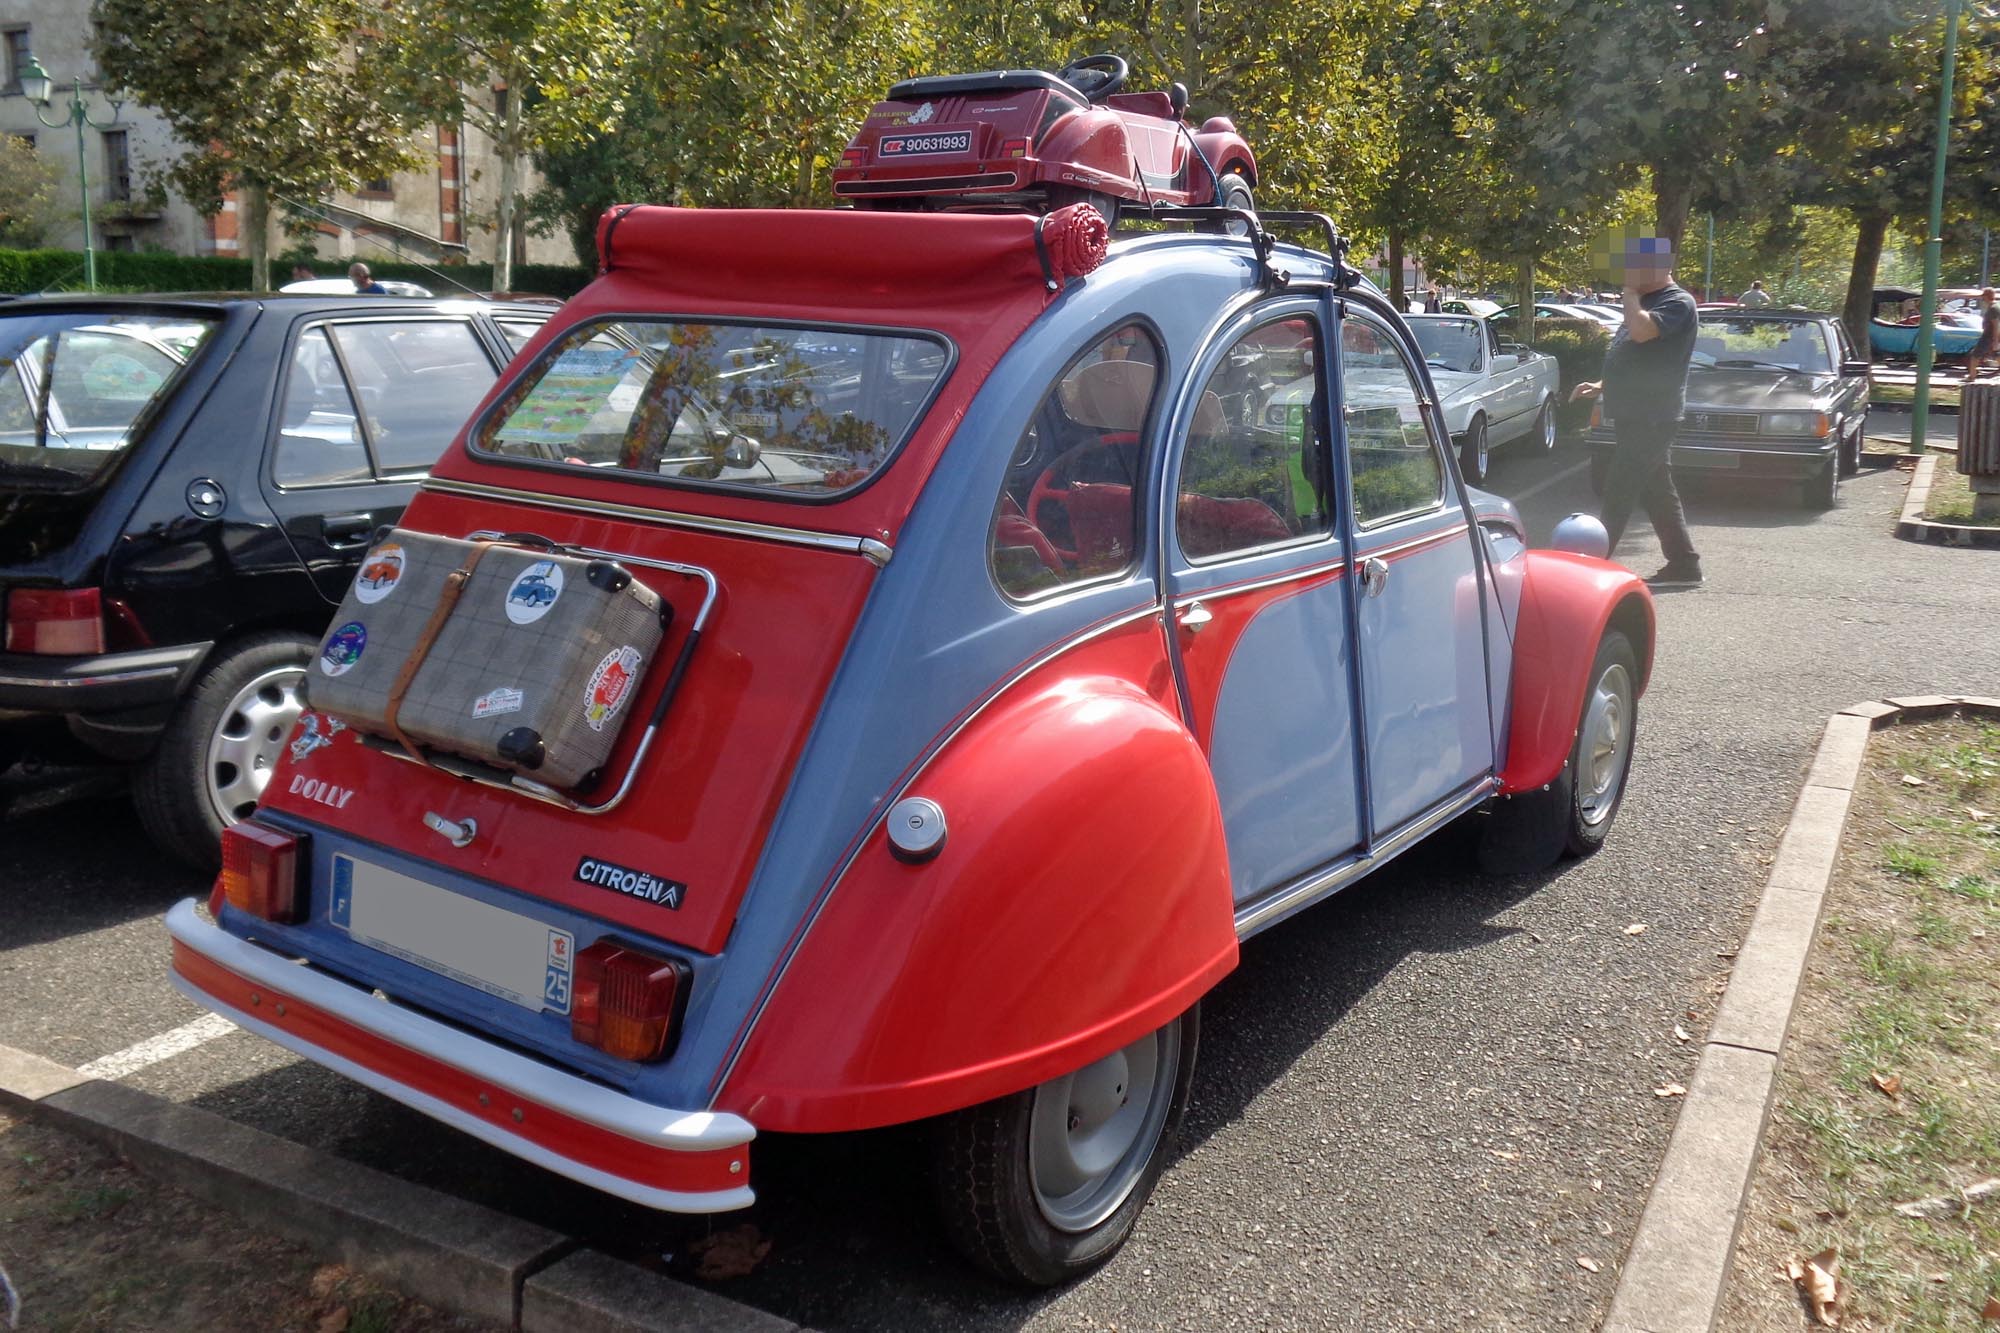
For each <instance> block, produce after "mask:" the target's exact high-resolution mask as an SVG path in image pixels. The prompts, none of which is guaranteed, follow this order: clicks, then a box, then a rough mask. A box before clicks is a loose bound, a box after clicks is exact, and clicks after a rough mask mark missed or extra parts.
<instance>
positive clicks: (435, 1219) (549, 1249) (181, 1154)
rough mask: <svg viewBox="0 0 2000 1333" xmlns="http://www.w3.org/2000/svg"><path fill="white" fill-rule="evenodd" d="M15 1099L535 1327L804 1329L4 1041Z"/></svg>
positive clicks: (285, 1226) (395, 1274)
mask: <svg viewBox="0 0 2000 1333" xmlns="http://www.w3.org/2000/svg"><path fill="white" fill-rule="evenodd" d="M0 1105H9V1106H12V1107H15V1108H18V1109H20V1110H23V1111H26V1112H27V1113H29V1114H30V1115H33V1116H36V1117H38V1118H40V1119H42V1120H45V1121H47V1122H49V1123H50V1124H53V1125H55V1126H56V1127H57V1128H59V1129H63V1130H66V1131H68V1132H70V1133H73V1134H78V1135H80V1136H82V1137H84V1138H88V1139H92V1140H95V1141H96V1142H99V1143H102V1144H104V1145H106V1146H108V1147H110V1148H111V1149H112V1150H113V1151H115V1152H117V1153H119V1154H120V1155H121V1156H123V1157H125V1158H127V1159H128V1160H130V1161H131V1162H132V1163H133V1164H134V1165H136V1166H138V1167H140V1168H141V1169H143V1170H145V1171H147V1172H149V1173H150V1174H152V1175H154V1176H157V1177H159V1178H161V1179H164V1180H166V1181H168V1182H169V1183H171V1184H172V1185H174V1186H176V1187H177V1188H179V1189H182V1190H185V1191H186V1192H187V1193H189V1194H192V1195H194V1196H195V1197H196V1198H198V1199H201V1200H203V1201H204V1202H206V1203H210V1204H213V1205H215V1206H217V1207H221V1208H226V1209H228V1210H230V1211H232V1212H234V1213H237V1214H239V1215H241V1216H242V1217H243V1218H245V1220H247V1221H248V1222H250V1223H251V1224H253V1225H255V1226H256V1227H258V1228H259V1229H260V1230H263V1231H266V1232H269V1233H272V1234H275V1235H280V1236H283V1237H285V1238H287V1239H288V1240H292V1241H296V1242H298V1243H299V1244H301V1245H304V1246H305V1247H306V1248H307V1249H309V1250H311V1251H312V1252H313V1253H314V1254H316V1255H318V1256H320V1257H322V1258H324V1259H326V1260H328V1261H331V1262H335V1263H339V1264H343V1265H345V1266H347V1267H349V1268H353V1269H356V1270H358V1271H360V1272H364V1273H367V1274H369V1275H370V1276H372V1277H377V1278H380V1279H381V1280H382V1281H383V1282H385V1283H386V1284H388V1285H389V1286H392V1287H395V1288H396V1289H397V1290H399V1291H402V1292H405V1293H407V1294H409V1295H411V1296H414V1297H416V1298H417V1299H419V1300H422V1301H424V1302H426V1303H428V1304H431V1305H436V1306H439V1307H442V1308H444V1309H449V1310H454V1311H459V1312H462V1313H464V1314H469V1315H476V1316H478V1317H480V1318H484V1319H490V1320H495V1321H497V1322H499V1323H502V1324H505V1325H506V1326H507V1327H509V1328H512V1329H518V1330H524V1331H525V1333H538V1331H539V1330H551V1331H553V1330H556V1329H564V1330H603V1331H604V1333H610V1331H611V1330H617V1333H640V1331H641V1330H657V1331H659V1333H683V1331H685V1330H694V1329H700V1330H708V1329H720V1330H727V1331H728V1333H781V1330H790V1329H795V1328H796V1327H797V1325H795V1324H791V1323H787V1322H786V1321H784V1320H782V1319H779V1318H777V1317H775V1316H773V1315H767V1314H765V1313H764V1312H763V1311H761V1310H753V1309H751V1308H750V1307H749V1306H745V1305H739V1304H737V1303H736V1302H734V1301H731V1300H728V1299H725V1298H724V1297H721V1296H717V1295H714V1294H713V1293H711V1292H707V1291H703V1290H701V1289H700V1288H697V1287H690V1286H687V1285H684V1284H682V1283H679V1282H675V1281H673V1280H671V1279H669V1278H665V1277H662V1276H660V1275H659V1274H657V1273H652V1272H648V1271H647V1270H645V1269H642V1268H637V1267H634V1266H633V1265H631V1264H627V1263H624V1262H622V1261H620V1260H617V1259H613V1258H611V1257H609V1256H608V1255H603V1254H599V1253H597V1252H595V1251H592V1250H585V1249H583V1248H582V1246H581V1245H580V1244H579V1243H578V1242H577V1241H575V1240H572V1239H570V1238H569V1237H567V1236H565V1235H563V1234H562V1233H560V1232H557V1231H551V1230H549V1229H548V1228H546V1227H540V1226H536V1225H535V1224H534V1223H532V1222H524V1221H522V1220H520V1219H519V1218H516V1217H510V1216H508V1215H507V1214H505V1213H499V1212H495V1211H493V1210H492V1209H490V1208H484V1207H481V1206H480V1205H478V1204H474V1203H469V1202H467V1201H466V1200H464V1199H458V1198H454V1197H452V1196H451V1195H449V1194H443V1193H440V1192H438V1191H436V1190H433V1189H428V1188H426V1187H424V1186H422V1185H416V1184H412V1183H410V1182H409V1181H406V1180H400V1179H398V1178H397V1177H395V1176H391V1175H386V1174H384V1173H383V1172H380V1171H375V1170H372V1169H370V1168H368V1167H365V1166H360V1165H357V1164H355V1163H353V1162H344V1161H341V1160H339V1159H337V1158H334V1157H331V1156H329V1155H327V1154H325V1153H321V1152H318V1151H316V1150H314V1149H311V1148H307V1147H304V1146H302V1145H300V1144H296V1143H293V1142H291V1141H290V1140H289V1139H281V1138H278V1137H277V1136H276V1135H272V1134H266V1133H264V1132H263V1131H262V1130H258V1129H252V1128H250V1127H249V1126H247V1125H239V1124H237V1123H236V1122H235V1121H233V1120H228V1119H225V1118H224V1117H222V1116H219V1115H215V1114H213V1113H212V1112H209V1111H204V1110H202V1109H201V1108H199V1107H194V1106H183V1105H181V1104H179V1103H176V1102H170V1101H166V1100H165V1099H163V1098H159V1097H155V1096H153V1095H151V1094H150V1093H145V1092H140V1091H139V1090H138V1089H136V1088H128V1087H126V1086H125V1085H123V1084H121V1083H111V1082H105V1081H103V1080H100V1079H94V1078H90V1077H87V1076H86V1075H83V1074H80V1073H78V1072H77V1071H76V1070H74V1069H70V1068H68V1067H66V1066H64V1065H59V1064H56V1063H54V1062H53V1061H49V1060H44V1059H42V1058H41V1057H40V1056H37V1055H31V1054H29V1053H28V1052H26V1051H18V1050H15V1049H14V1048H12V1047H10V1046H0Z"/></svg>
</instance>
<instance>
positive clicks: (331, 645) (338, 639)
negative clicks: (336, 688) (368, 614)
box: [319, 620, 368, 676]
mask: <svg viewBox="0 0 2000 1333" xmlns="http://www.w3.org/2000/svg"><path fill="white" fill-rule="evenodd" d="M367 648H368V627H367V626H366V625H364V624H362V623H361V622H360V621H358V620H350V621H348V622H347V623H346V624H345V625H342V626H341V627H340V628H339V629H337V630H335V631H334V632H333V633H331V634H329V635H327V636H326V646H325V647H324V648H321V649H320V650H319V669H320V670H321V671H323V672H325V673H326V674H327V675H329V676H344V675H346V674H347V673H348V672H350V671H352V670H354V664H355V663H356V662H359V661H360V660H361V654H362V653H363V652H365V651H366V650H367Z"/></svg>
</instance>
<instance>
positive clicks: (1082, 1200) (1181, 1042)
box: [933, 1005, 1201, 1287]
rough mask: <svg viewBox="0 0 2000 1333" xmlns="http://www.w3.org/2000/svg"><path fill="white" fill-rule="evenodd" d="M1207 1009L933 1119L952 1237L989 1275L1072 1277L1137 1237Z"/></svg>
mask: <svg viewBox="0 0 2000 1333" xmlns="http://www.w3.org/2000/svg"><path fill="white" fill-rule="evenodd" d="M1200 1032H1201V1012H1200V1006H1199V1005H1196V1006H1195V1007H1194V1008H1191V1009H1189V1010H1188V1011H1187V1012H1186V1013H1184V1014H1182V1015H1181V1016H1180V1017H1179V1018H1177V1019H1175V1020H1174V1021H1173V1022H1171V1023H1168V1024H1167V1025H1166V1026H1165V1027H1163V1028H1160V1029H1159V1030H1158V1031H1156V1032H1151V1033H1148V1034H1147V1035H1146V1036H1144V1037H1141V1038H1140V1039H1139V1040H1138V1041H1135V1042H1133V1043H1132V1044H1131V1045H1129V1046H1127V1047H1125V1048H1124V1049H1123V1050H1120V1051H1114V1052H1112V1053H1111V1054H1110V1055H1107V1056H1105V1057H1104V1058H1103V1059H1102V1060H1099V1061H1097V1062H1095V1063H1094V1064H1090V1065H1087V1066H1085V1067H1084V1068H1082V1069H1079V1070H1077V1071H1076V1072H1075V1073H1073V1074H1065V1075H1064V1076H1062V1077H1061V1078H1054V1079H1050V1080H1049V1081H1048V1082H1047V1083H1044V1084H1041V1085H1040V1086H1039V1087H1034V1088H1029V1089H1028V1090H1027V1091H1025V1092H1017V1093H1015V1094H1013V1095H1012V1096H1009V1097H1001V1098H999V1099H997V1100H995V1101H990V1102H985V1103H982V1104H981V1105H978V1106H974V1107H969V1108H967V1109H966V1110H963V1111H959V1112H957V1113H955V1114H953V1115H950V1116H946V1117H944V1118H943V1119H942V1120H941V1121H940V1122H939V1123H938V1126H937V1138H936V1159H937V1160H936V1170H935V1171H934V1172H933V1179H934V1181H935V1183H936V1186H937V1194H938V1204H939V1207H940V1209H941V1211H942V1213H943V1216H944V1223H945V1230H946V1232H947V1233H948V1234H949V1235H950V1236H951V1239H952V1243H953V1244H954V1245H956V1246H957V1247H958V1248H959V1250H960V1251H962V1252H963V1253H964V1255H965V1256H966V1258H968V1259H970V1260H971V1261H972V1262H973V1263H975V1264H977V1265H978V1266H979V1267H981V1268H983V1269H985V1270H986V1271H987V1272H989V1273H992V1274H993V1275H994V1276H996V1277H999V1278H1003V1279H1005V1280H1007V1281H1010V1282H1018V1283H1023V1284H1025V1285H1028V1286H1036V1287H1049V1286H1054V1285H1055V1284H1057V1283H1059V1282H1065V1281H1068V1280H1069V1279H1071V1278H1073V1277H1076V1276H1078V1275H1080V1274H1082V1273H1086V1272H1089V1271H1090V1270H1091V1269H1093V1268H1095V1267H1097V1266H1098V1265H1099V1264H1101V1263H1103V1262H1104V1261H1105V1260H1106V1259H1109V1258H1110V1257H1111V1256H1112V1255H1113V1254H1114V1253H1116V1252H1117V1250H1118V1247H1119V1246H1121V1245H1123V1244H1124V1243H1125V1239H1126V1237H1128V1236H1130V1235H1131V1234H1132V1227H1133V1224H1134V1223H1135V1222H1137V1220H1138V1217H1139V1213H1140V1211H1141V1210H1142V1209H1144V1208H1145V1206H1146V1200H1147V1198H1148V1197H1149V1196H1150V1195H1151V1194H1152V1192H1153V1185H1154V1182H1155V1181H1157V1180H1158V1179H1159V1175H1160V1168H1161V1167H1162V1165H1164V1157H1163V1154H1162V1148H1163V1146H1164V1144H1165V1142H1166V1140H1167V1137H1168V1135H1170V1134H1171V1133H1172V1132H1173V1130H1174V1129H1175V1128H1176V1127H1177V1126H1178V1125H1179V1123H1180V1118H1181V1114H1182V1112H1183V1111H1185V1110H1186V1108H1187V1098H1188V1088H1189V1086H1190V1085H1191V1083H1192V1082H1193V1078H1194V1058H1195V1048H1196V1045H1197V1044H1198V1039H1199V1036H1200Z"/></svg>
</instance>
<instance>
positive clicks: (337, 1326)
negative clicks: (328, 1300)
mask: <svg viewBox="0 0 2000 1333" xmlns="http://www.w3.org/2000/svg"><path fill="white" fill-rule="evenodd" d="M350 1318H352V1315H350V1314H349V1313H348V1309H347V1307H346V1306H344V1305H343V1306H340V1307H338V1308H336V1309H333V1310H329V1311H328V1312H327V1313H325V1314H324V1315H321V1316H320V1321H319V1333H347V1321H348V1320H349V1319H350Z"/></svg>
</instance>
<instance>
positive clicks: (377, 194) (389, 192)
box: [360, 176, 396, 199]
mask: <svg viewBox="0 0 2000 1333" xmlns="http://www.w3.org/2000/svg"><path fill="white" fill-rule="evenodd" d="M360 193H361V197H362V198H364V199H394V198H395V197H396V188H395V184H394V182H392V181H391V180H390V179H389V178H388V177H387V176H377V177H375V178H374V179H372V180H365V181H363V182H361V191H360Z"/></svg>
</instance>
